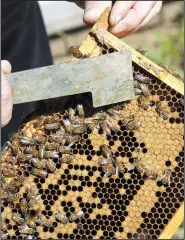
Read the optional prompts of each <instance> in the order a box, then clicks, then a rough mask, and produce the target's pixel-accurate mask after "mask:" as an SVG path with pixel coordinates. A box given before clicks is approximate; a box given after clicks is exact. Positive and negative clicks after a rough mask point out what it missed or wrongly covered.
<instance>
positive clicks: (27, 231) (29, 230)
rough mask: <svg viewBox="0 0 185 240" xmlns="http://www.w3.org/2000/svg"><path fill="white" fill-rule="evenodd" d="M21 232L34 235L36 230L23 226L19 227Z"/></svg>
mask: <svg viewBox="0 0 185 240" xmlns="http://www.w3.org/2000/svg"><path fill="white" fill-rule="evenodd" d="M19 232H20V233H21V234H25V235H34V233H35V230H34V229H33V228H29V227H28V225H27V224H24V225H23V226H19Z"/></svg>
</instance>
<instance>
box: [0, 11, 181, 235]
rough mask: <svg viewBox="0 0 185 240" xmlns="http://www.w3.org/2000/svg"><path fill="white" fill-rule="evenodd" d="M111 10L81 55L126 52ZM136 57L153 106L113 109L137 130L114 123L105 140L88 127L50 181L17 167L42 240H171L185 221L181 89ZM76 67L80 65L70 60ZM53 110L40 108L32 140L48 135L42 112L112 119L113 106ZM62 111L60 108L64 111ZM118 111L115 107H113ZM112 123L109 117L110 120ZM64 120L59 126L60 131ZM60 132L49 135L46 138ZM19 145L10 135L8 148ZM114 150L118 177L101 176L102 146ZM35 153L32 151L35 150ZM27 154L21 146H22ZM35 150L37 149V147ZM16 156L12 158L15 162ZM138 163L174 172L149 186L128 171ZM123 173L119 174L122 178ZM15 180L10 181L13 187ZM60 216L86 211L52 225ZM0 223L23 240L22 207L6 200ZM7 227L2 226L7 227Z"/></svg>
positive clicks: (29, 122)
mask: <svg viewBox="0 0 185 240" xmlns="http://www.w3.org/2000/svg"><path fill="white" fill-rule="evenodd" d="M108 14H109V10H108V9H107V10H106V11H105V12H104V14H103V15H102V17H101V18H100V20H99V21H98V22H97V24H95V26H94V27H93V29H92V30H91V32H90V34H89V35H88V36H87V38H86V39H85V40H84V42H83V43H82V45H81V47H80V50H81V51H82V52H83V53H84V54H90V56H97V55H99V54H106V53H111V52H114V51H120V50H122V49H124V48H129V49H130V47H128V46H127V45H125V44H124V43H123V42H121V41H120V40H118V39H117V38H116V37H114V36H112V35H111V34H110V33H108V32H107V28H108V24H107V18H108ZM131 51H132V54H133V70H134V79H135V80H136V78H137V76H138V75H141V76H145V77H148V78H149V82H148V83H147V86H148V88H149V90H150V94H151V95H150V102H151V104H150V106H149V108H148V109H145V108H143V105H142V104H139V102H138V100H132V101H131V102H127V104H126V106H124V105H123V104H122V105H121V106H119V105H118V106H117V105H116V109H120V112H121V115H122V116H124V117H125V118H126V117H128V116H132V115H134V116H135V120H136V121H139V122H140V123H141V126H140V127H139V128H138V129H136V130H135V129H132V128H131V129H128V128H127V127H126V126H125V121H123V120H124V119H123V118H121V117H120V116H119V117H118V118H116V120H115V118H113V120H114V121H115V122H114V123H115V124H116V128H117V130H111V133H110V134H106V135H105V134H104V132H103V130H102V129H101V128H100V129H99V130H98V131H95V132H94V133H93V131H92V130H90V129H89V128H88V130H87V131H85V132H84V133H83V134H81V135H80V136H81V138H80V140H79V141H77V142H75V144H74V145H73V146H72V153H73V155H74V159H73V161H72V162H70V163H61V162H60V158H61V159H62V157H61V156H59V157H60V158H59V159H57V158H54V159H53V162H54V163H55V166H56V171H54V172H53V173H52V172H51V171H49V170H47V173H48V176H47V177H46V178H39V177H35V176H33V175H32V174H30V172H31V170H32V168H33V166H32V165H30V164H27V165H24V166H22V167H20V166H19V165H17V168H18V174H19V175H20V176H25V177H26V179H25V180H24V181H23V183H22V186H21V187H20V188H19V193H20V194H21V199H22V198H27V197H28V196H27V193H26V190H25V186H26V184H29V185H30V186H36V188H37V189H38V194H40V195H41V199H40V200H38V201H37V204H35V205H34V206H33V207H32V208H31V209H30V212H29V213H30V215H31V216H32V217H33V219H34V216H35V215H36V216H37V215H40V214H41V213H42V214H44V215H45V216H47V218H48V219H49V220H50V223H51V225H50V226H46V225H47V224H46V223H45V225H44V226H42V225H41V224H39V223H37V224H36V225H37V226H36V228H35V233H34V236H35V238H37V239H69V238H70V239H82V238H83V239H85V238H88V239H91V238H92V239H99V238H101V239H103V238H111V239H112V238H117V239H119V238H122V239H145V238H148V239H157V238H158V239H169V238H170V237H171V236H172V234H173V233H174V232H175V231H176V229H177V227H178V226H179V225H180V223H181V222H182V220H183V210H184V204H183V201H184V161H183V158H184V147H183V146H184V141H183V138H184V107H183V105H182V99H183V95H184V92H183V91H184V85H183V83H182V82H181V81H180V80H178V79H177V78H176V77H174V76H173V75H171V74H169V73H168V72H167V71H165V70H164V69H162V68H160V67H158V66H157V65H155V64H154V63H153V62H151V61H150V60H148V59H147V58H145V57H144V56H143V55H141V54H140V53H138V52H136V51H135V50H133V49H131ZM73 60H76V59H75V58H73ZM57 101H58V102H55V104H50V105H49V104H47V103H40V104H39V107H38V110H37V112H35V113H33V114H32V115H31V116H28V117H27V118H26V119H25V124H24V125H23V126H22V127H21V130H22V131H23V132H24V134H25V135H26V136H27V137H28V138H32V137H33V136H34V134H35V133H38V134H41V135H42V132H43V127H44V125H43V123H42V120H43V118H42V117H41V116H42V114H43V113H45V116H51V115H52V113H53V112H59V111H60V114H61V116H62V115H63V114H66V113H65V111H64V110H66V109H68V108H69V107H70V106H72V107H76V104H78V103H80V104H83V105H84V109H85V113H86V115H87V116H88V117H89V116H92V115H93V114H94V113H97V112H100V111H103V112H109V113H110V111H109V109H112V106H111V107H106V108H102V109H98V110H96V112H95V110H94V109H92V107H91V104H90V103H89V102H88V97H84V96H74V97H70V98H69V99H67V100H66V102H64V101H63V100H62V101H61V100H60V99H58V100H57ZM159 102H162V103H164V105H165V107H166V110H167V111H168V119H166V120H165V119H161V118H160V117H159V114H158V113H157V112H156V106H157V105H158V104H159ZM62 104H63V105H62ZM114 109H115V108H114ZM111 119H112V117H111ZM61 125H62V121H60V126H61ZM51 133H55V130H54V131H45V134H46V135H47V134H51ZM13 139H16V135H13V136H12V138H11V139H10V142H13ZM103 144H106V145H109V146H110V147H111V153H112V154H113V156H114V158H115V159H117V161H118V162H119V171H120V173H119V176H117V175H116V174H113V175H112V176H110V177H104V171H103V169H102V166H100V165H99V159H100V158H101V156H102V155H103V153H102V150H101V146H102V145H103ZM34 146H35V145H34ZM19 147H20V148H21V149H22V150H24V149H25V147H24V146H22V145H20V146H19ZM13 150H14V151H16V149H12V148H10V147H9V146H8V147H5V148H4V152H3V158H2V160H3V161H2V169H5V168H6V166H7V161H8V160H12V151H13ZM36 150H38V145H37V146H36ZM14 155H16V153H15V152H14V154H13V156H14ZM136 158H138V159H141V160H142V161H141V163H142V164H143V165H149V166H150V168H151V169H152V170H153V171H154V170H155V171H157V172H160V170H161V169H167V168H169V169H171V175H170V182H168V183H167V184H163V183H162V182H161V181H155V180H152V179H148V176H146V175H145V174H144V175H143V174H141V172H140V171H139V167H138V168H133V169H132V170H128V169H129V167H131V166H133V164H134V163H135V161H136ZM121 172H122V173H121ZM11 179H12V178H8V181H10V180H11ZM60 210H63V211H64V212H65V213H66V216H67V217H70V216H71V215H72V214H73V213H74V212H76V211H77V212H79V211H81V210H82V211H83V212H84V215H83V216H82V217H81V218H78V219H76V220H75V221H70V222H68V223H67V224H63V223H60V222H59V221H57V220H55V219H54V218H53V216H54V214H55V213H56V212H58V211H60ZM1 211H2V223H5V224H6V225H7V230H6V229H4V234H5V233H7V235H6V237H8V238H10V237H11V238H12V239H23V238H24V237H25V235H22V234H20V232H19V230H18V227H19V224H16V223H15V221H13V220H12V213H19V214H22V215H21V217H22V218H24V215H23V211H22V210H21V204H20V200H19V199H18V201H17V202H16V201H15V202H14V204H13V206H11V203H10V202H9V203H8V201H7V198H4V199H3V202H2V206H1ZM2 226H4V225H3V224H2Z"/></svg>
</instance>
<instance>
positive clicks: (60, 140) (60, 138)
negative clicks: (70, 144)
mask: <svg viewBox="0 0 185 240" xmlns="http://www.w3.org/2000/svg"><path fill="white" fill-rule="evenodd" d="M49 140H50V141H55V142H56V143H58V144H59V143H62V145H64V144H65V143H66V138H65V135H54V134H52V135H50V136H49Z"/></svg>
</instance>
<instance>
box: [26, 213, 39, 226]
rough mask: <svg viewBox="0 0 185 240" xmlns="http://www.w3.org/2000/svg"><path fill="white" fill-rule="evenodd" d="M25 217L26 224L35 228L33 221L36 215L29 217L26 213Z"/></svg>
mask: <svg viewBox="0 0 185 240" xmlns="http://www.w3.org/2000/svg"><path fill="white" fill-rule="evenodd" d="M25 219H26V224H27V225H28V227H30V228H36V223H35V221H36V219H37V217H31V216H30V215H29V214H27V215H26V217H25Z"/></svg>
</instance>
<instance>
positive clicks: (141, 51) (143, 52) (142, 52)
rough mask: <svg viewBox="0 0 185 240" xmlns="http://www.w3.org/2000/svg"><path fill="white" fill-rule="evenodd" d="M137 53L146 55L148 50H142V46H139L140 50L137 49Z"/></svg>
mask: <svg viewBox="0 0 185 240" xmlns="http://www.w3.org/2000/svg"><path fill="white" fill-rule="evenodd" d="M136 51H137V52H139V53H141V54H142V55H145V53H146V52H148V51H147V50H144V49H142V47H141V46H139V48H137V49H136Z"/></svg>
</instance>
